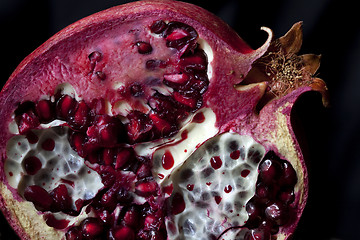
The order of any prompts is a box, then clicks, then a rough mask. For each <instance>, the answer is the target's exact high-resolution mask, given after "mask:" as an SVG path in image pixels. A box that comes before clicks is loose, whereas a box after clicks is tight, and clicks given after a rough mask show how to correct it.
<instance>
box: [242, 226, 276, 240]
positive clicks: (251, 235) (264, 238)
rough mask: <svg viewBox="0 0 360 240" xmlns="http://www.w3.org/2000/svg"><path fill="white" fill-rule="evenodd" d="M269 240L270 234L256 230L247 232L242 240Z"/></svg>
mask: <svg viewBox="0 0 360 240" xmlns="http://www.w3.org/2000/svg"><path fill="white" fill-rule="evenodd" d="M270 239H271V236H270V233H268V232H265V231H261V230H257V229H252V230H249V231H248V232H247V233H246V234H245V236H244V240H270Z"/></svg>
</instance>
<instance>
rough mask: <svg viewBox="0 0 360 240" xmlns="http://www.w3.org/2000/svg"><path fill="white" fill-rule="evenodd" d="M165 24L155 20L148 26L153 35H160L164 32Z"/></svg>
mask: <svg viewBox="0 0 360 240" xmlns="http://www.w3.org/2000/svg"><path fill="white" fill-rule="evenodd" d="M166 27H167V24H166V23H165V22H164V21H163V20H157V21H156V22H154V23H153V24H152V25H151V26H150V30H151V31H152V32H153V33H156V34H160V33H162V32H164V31H165V29H166Z"/></svg>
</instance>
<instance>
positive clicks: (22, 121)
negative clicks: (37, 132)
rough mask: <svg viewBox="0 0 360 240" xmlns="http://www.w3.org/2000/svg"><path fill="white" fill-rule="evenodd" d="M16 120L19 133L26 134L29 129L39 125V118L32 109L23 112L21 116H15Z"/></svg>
mask: <svg viewBox="0 0 360 240" xmlns="http://www.w3.org/2000/svg"><path fill="white" fill-rule="evenodd" d="M16 122H17V124H18V128H19V133H20V134H26V133H28V132H29V131H30V130H31V129H34V128H36V127H37V126H39V125H40V122H39V119H38V118H37V116H36V115H35V114H34V113H33V112H32V111H28V112H26V113H23V114H22V115H21V116H18V117H16Z"/></svg>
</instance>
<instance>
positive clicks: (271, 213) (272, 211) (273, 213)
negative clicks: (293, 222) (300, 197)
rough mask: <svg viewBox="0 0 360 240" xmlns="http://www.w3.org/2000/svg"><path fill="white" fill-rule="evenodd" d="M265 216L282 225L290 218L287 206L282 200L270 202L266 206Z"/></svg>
mask: <svg viewBox="0 0 360 240" xmlns="http://www.w3.org/2000/svg"><path fill="white" fill-rule="evenodd" d="M265 216H266V218H267V219H269V220H270V221H272V222H274V223H276V224H277V225H279V226H281V225H284V224H285V223H287V221H288V219H289V213H288V210H287V207H286V206H285V205H283V204H282V203H280V202H274V203H272V204H269V205H268V206H267V207H266V208H265Z"/></svg>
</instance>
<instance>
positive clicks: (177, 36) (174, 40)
mask: <svg viewBox="0 0 360 240" xmlns="http://www.w3.org/2000/svg"><path fill="white" fill-rule="evenodd" d="M164 36H165V39H166V40H167V41H166V46H168V47H171V48H176V49H181V48H182V47H183V46H184V45H186V44H188V43H189V42H191V41H194V40H195V39H196V38H197V37H198V34H197V32H196V31H195V29H194V28H193V27H191V26H189V25H187V24H184V23H181V22H176V21H173V22H170V23H169V24H168V28H167V29H166V32H165V33H164Z"/></svg>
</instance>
